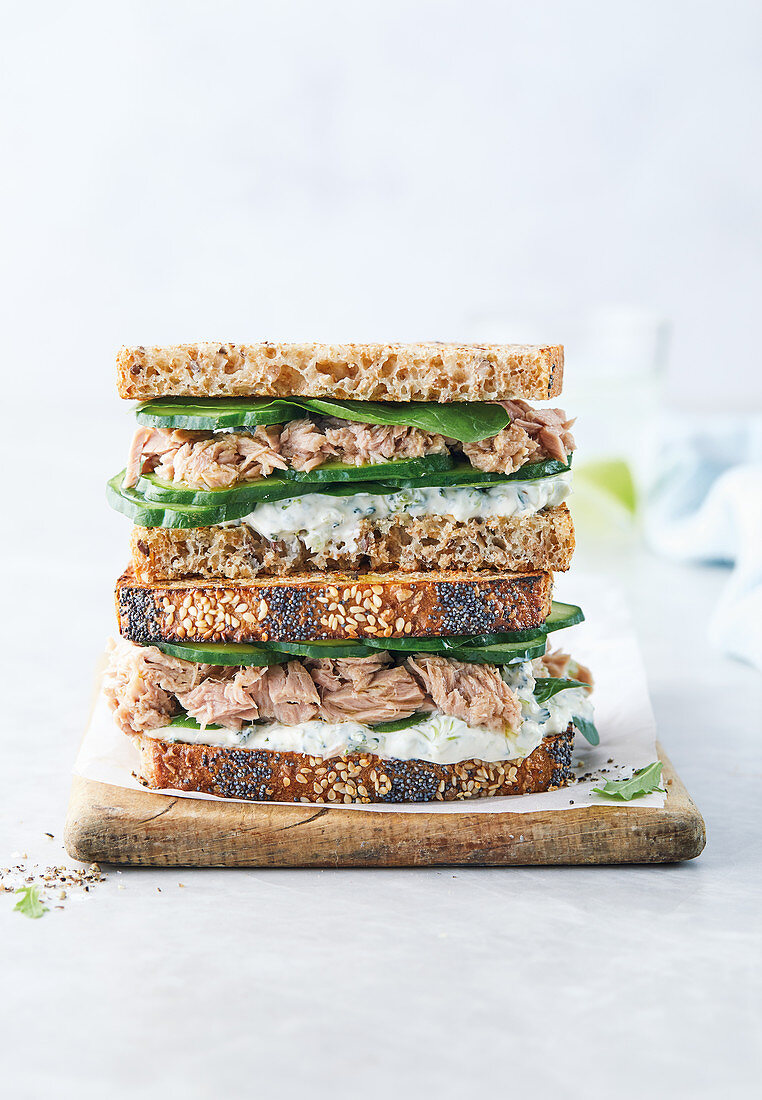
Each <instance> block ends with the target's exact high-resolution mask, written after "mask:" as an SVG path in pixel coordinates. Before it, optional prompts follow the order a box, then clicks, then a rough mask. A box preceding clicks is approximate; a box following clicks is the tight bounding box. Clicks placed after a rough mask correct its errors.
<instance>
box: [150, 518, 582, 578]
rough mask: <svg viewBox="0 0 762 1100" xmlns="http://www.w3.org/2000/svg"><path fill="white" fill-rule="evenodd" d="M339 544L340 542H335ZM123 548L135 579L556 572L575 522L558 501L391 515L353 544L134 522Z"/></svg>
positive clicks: (568, 552)
mask: <svg viewBox="0 0 762 1100" xmlns="http://www.w3.org/2000/svg"><path fill="white" fill-rule="evenodd" d="M342 545H343V544H342ZM130 548H131V551H132V566H133V570H134V572H135V576H136V578H137V579H138V580H139V581H143V582H146V583H150V582H152V581H163V580H183V579H187V578H196V577H200V578H204V579H206V580H214V579H217V578H220V579H225V580H252V579H254V578H255V577H261V576H281V577H285V576H290V575H292V574H298V573H310V572H324V571H329V572H330V571H333V570H337V571H339V572H344V573H346V572H363V573H368V572H374V573H375V572H378V573H381V572H383V573H387V572H394V571H400V572H406V573H415V572H420V571H423V570H426V569H437V570H442V569H455V570H469V571H470V570H488V571H493V572H505V571H506V570H510V571H515V572H519V573H523V572H527V571H534V570H538V569H542V570H549V571H551V572H561V571H564V570H566V569H568V568H569V565H570V563H571V559H572V555H573V553H574V526H573V524H572V519H571V515H570V513H569V509H568V508H567V507H566V505H565V504H561V505H559V506H558V507H556V508H548V509H546V510H545V511H543V512H538V513H537V514H535V515H533V516H526V517H524V518H521V519H518V518H516V517H509V518H506V517H501V516H491V517H488V518H485V519H471V520H466V521H460V520H456V519H454V518H453V517H452V516H423V517H413V516H406V515H404V514H403V515H397V516H392V517H388V518H386V519H381V520H371V519H365V520H363V521H362V524H361V528H360V535H359V538H358V539H357V548H356V549H355V550H352V551H347V550H346V549H342V550H340V551H337V550H336V549H335V548H332V547H330V546H327V547H325V548H324V549H322V550H314V551H313V550H310V548H309V547H308V546H307V545H306V544H305V542H304V540H303V539H302V538H300V537H299V536H297V535H293V536H291V537H289V538H284V539H279V540H278V541H277V542H271V541H270V540H269V539H267V538H265V537H264V536H263V535H260V534H259V533H258V532H257V531H255V530H254V529H253V528H252V527H249V526H248V525H246V524H241V525H240V526H238V527H196V528H190V529H179V528H174V529H173V528H166V527H134V528H133V531H132V538H131V544H130Z"/></svg>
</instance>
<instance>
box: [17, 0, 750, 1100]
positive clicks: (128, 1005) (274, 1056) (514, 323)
mask: <svg viewBox="0 0 762 1100" xmlns="http://www.w3.org/2000/svg"><path fill="white" fill-rule="evenodd" d="M0 33H2V45H3V51H2V65H0V85H1V87H0V93H1V100H2V104H3V111H2V117H1V118H0V150H1V151H2V165H1V166H0V198H1V200H2V208H1V209H2V234H3V236H2V242H1V243H0V312H2V329H0V341H2V343H1V345H0V346H2V357H1V358H0V363H1V364H2V372H3V389H2V394H3V412H4V414H5V416H4V426H3V432H2V439H3V448H4V452H5V454H4V459H3V461H4V473H5V478H4V485H3V507H2V509H0V516H1V517H2V519H0V524H1V525H2V527H3V531H2V538H1V539H0V555H2V562H0V585H1V586H2V593H1V596H2V605H1V611H2V630H1V631H0V676H2V703H3V706H2V708H1V710H0V726H1V727H2V743H1V744H0V751H2V760H3V795H2V798H0V866H5V863H6V861H7V860H8V859H9V857H10V854H11V852H13V851H14V850H15V851H19V852H26V853H28V861H29V862H30V863H31V862H39V863H41V864H42V865H43V866H44V865H45V864H46V863H48V862H59V861H61V860H62V858H63V852H62V849H61V830H62V823H63V817H64V814H65V807H66V800H67V790H68V782H69V778H68V773H69V769H70V767H71V763H72V761H73V759H74V755H75V752H76V746H77V743H78V739H79V736H80V734H81V730H82V727H83V724H84V720H85V715H86V711H87V703H88V696H89V691H90V669H91V668H92V667H93V666H94V664H95V661H96V658H97V655H98V653H99V652H100V650H101V648H102V644H103V639H104V637H105V635H106V634H107V632H109V631H111V630H113V612H112V609H111V590H112V587H113V583H114V579H115V577H116V575H117V574H118V572H119V571H120V570H121V568H122V567H123V566H124V563H125V561H126V558H127V536H128V529H129V525H128V524H127V522H126V521H125V520H124V519H123V517H120V516H117V515H115V514H113V513H111V512H109V510H108V509H107V508H106V505H105V503H104V501H103V482H104V480H105V478H106V477H107V476H109V475H110V474H111V473H113V472H114V471H116V470H117V469H118V468H119V467H120V466H121V465H122V464H123V456H124V452H125V447H126V445H127V441H128V438H129V433H130V428H131V422H130V416H129V414H128V412H127V411H125V410H123V409H122V408H121V407H120V405H119V403H118V402H117V400H116V398H115V392H114V370H113V360H114V353H115V351H116V348H117V347H118V345H119V344H121V343H131V342H135V343H151V342H154V341H156V342H161V341H164V342H168V341H175V340H193V339H197V338H200V339H204V338H209V339H220V340H229V341H240V340H248V339H258V338H263V337H264V338H270V339H277V338H284V339H299V338H306V339H310V338H344V337H346V338H359V339H363V338H380V339H395V338H399V339H416V338H420V337H423V338H439V339H452V338H455V339H457V338H461V337H466V338H481V337H482V336H483V335H484V330H483V329H480V325H481V324H482V323H483V322H482V321H480V318H484V317H486V316H488V315H490V316H492V317H494V316H498V317H501V318H503V319H504V322H505V325H506V327H507V329H508V330H509V331H507V332H506V336H508V337H511V336H512V337H513V338H515V339H521V338H524V337H525V336H526V337H528V338H530V339H540V340H547V341H551V340H559V341H562V342H565V343H566V344H567V348H568V353H569V355H568V368H569V374H570V381H571V379H572V377H573V376H574V375H575V372H576V366H575V363H576V362H578V360H577V359H576V354H575V333H576V332H577V328H578V324H579V320H580V318H581V317H585V316H587V314H588V313H590V312H593V311H595V310H598V309H607V308H611V307H622V306H624V307H627V308H629V309H633V308H635V309H641V310H644V311H646V313H647V315H653V316H656V317H664V318H666V319H667V320H668V321H669V322H670V323H671V325H672V350H671V358H670V377H669V390H670V393H671V396H672V399H673V401H675V402H684V401H687V400H700V401H702V402H704V403H707V402H714V401H718V402H725V401H730V400H733V399H735V400H736V401H738V400H739V399H743V404H744V406H745V407H749V406H751V405H753V404H754V403H755V402H756V403H757V404H758V403H759V402H760V400H762V372H760V370H759V365H758V364H759V357H758V351H757V348H758V344H759V338H758V332H759V321H758V314H759V304H760V290H761V289H762V287H761V282H762V258H761V256H760V226H761V222H762V188H760V168H761V167H762V165H761V164H760V149H759V123H760V117H762V88H761V77H760V71H761V70H760V35H761V34H762V9H760V7H759V5H757V4H753V3H751V2H749V3H740V2H724V3H709V4H708V3H697V2H685V3H683V2H671V0H660V2H656V3H655V2H650V0H638V2H636V3H622V2H618V0H610V2H603V0H599V2H588V3H572V2H570V3H560V2H558V3H542V2H540V3H530V2H527V0H524V2H522V3H512V2H507V3H484V2H478V0H472V2H470V3H466V2H463V3H447V2H443V3H426V2H416V0H408V2H405V3H402V2H399V0H385V2H383V3H365V2H346V3H335V2H333V3H330V2H328V3H318V2H313V3H291V2H273V3H256V2H252V3H244V2H239V3H225V2H220V0H217V2H213V3H205V4H201V3H190V2H189V3H175V2H162V0H153V2H150V3H140V2H135V3H117V2H110V0H100V2H98V3H86V4H83V3H66V2H63V0H58V2H56V3H44V2H37V3H13V4H11V3H3V4H1V5H0ZM573 411H575V412H580V413H581V414H583V416H588V415H592V416H593V417H594V416H595V409H581V408H580V409H574V410H573ZM596 553H597V556H596ZM579 566H581V567H586V568H588V569H590V568H593V569H597V570H599V571H600V572H602V573H606V574H608V575H609V576H613V577H615V578H618V579H619V580H620V581H621V582H622V583H623V584H624V585H625V587H626V590H627V593H628V596H629V600H630V603H631V605H632V607H633V611H634V613H635V620H636V625H637V627H638V630H639V633H640V637H641V639H642V641H643V645H644V654H645V660H646V665H647V669H648V674H649V680H650V684H651V688H652V693H653V701H654V708H655V712H656V718H657V724H658V727H659V730H660V734H661V737H662V740H663V741H664V743H665V745H666V748H667V750H668V752H669V753H670V755H671V756H672V758H673V760H674V762H675V764H676V766H677V768H678V771H679V772H680V774H681V776H682V777H683V779H684V780H685V782H686V784H687V786H688V788H689V790H690V791H691V793H692V794H693V795H694V797H695V798H696V800H697V802H698V804H699V807H700V808H701V810H702V811H703V813H704V815H705V818H706V820H707V825H708V835H709V844H708V847H707V849H706V851H705V853H704V854H703V855H702V856H701V857H700V858H699V859H698V860H696V861H694V862H693V863H690V864H685V865H681V866H676V867H662V868H653V867H650V868H649V867H642V868H621V869H611V868H608V869H606V868H587V869H571V870H570V869H561V868H556V869H552V868H551V869H542V868H534V869H531V868H530V869H512V870H509V871H500V870H489V871H480V870H469V871H459V870H451V869H445V870H437V871H400V872H389V873H383V874H374V873H366V872H362V871H357V872H346V873H340V874H335V873H332V872H329V871H324V872H318V871H314V872H312V871H297V872H277V871H267V872H230V871H226V872H219V871H212V872H209V873H205V872H193V871H181V872H166V871H159V870H157V871H147V872H141V871H139V870H134V871H129V870H128V871H125V872H124V873H123V874H121V875H117V874H116V873H115V872H113V871H112V872H111V873H110V875H109V880H108V881H107V882H106V883H104V884H103V885H102V886H100V887H99V888H98V890H97V891H96V892H94V893H93V894H91V895H87V896H82V897H81V898H74V899H71V901H70V902H69V903H67V908H66V910H65V911H64V912H57V911H54V912H51V913H49V914H47V915H46V916H45V917H44V918H43V919H42V920H40V921H37V922H33V921H26V920H24V919H23V918H22V917H20V916H18V915H17V914H13V913H12V912H11V902H12V899H9V898H8V897H6V896H5V895H0V974H2V978H3V981H2V984H3V996H2V1000H1V1001H0V1056H1V1057H2V1063H3V1085H4V1086H5V1087H6V1089H7V1090H8V1092H9V1095H12V1096H13V1097H14V1098H18V1100H26V1098H27V1097H30V1098H33V1100H37V1097H39V1096H41V1095H45V1094H50V1095H55V1096H57V1097H68V1096H76V1097H77V1100H83V1098H87V1097H90V1096H93V1097H95V1096H97V1097H99V1098H101V1097H103V1096H104V1095H105V1096H109V1097H113V1098H114V1100H117V1098H120V1097H121V1096H134V1095H136V1094H140V1095H141V1096H142V1097H154V1096H156V1097H162V1098H163V1100H166V1097H167V1096H170V1097H171V1096H175V1095H182V1096H184V1097H190V1098H195V1097H199V1098H201V1100H206V1098H207V1097H209V1098H211V1097H216V1096H219V1095H222V1094H224V1095H226V1096H230V1097H238V1096H247V1095H252V1094H253V1095H260V1094H261V1095H262V1096H280V1095H294V1094H298V1095H301V1096H304V1095H307V1094H309V1095H311V1096H315V1097H322V1096H331V1097H333V1098H336V1097H341V1096H348V1095H353V1096H357V1095H361V1094H362V1095H366V1096H369V1097H375V1096H380V1097H381V1096H382V1097H384V1098H387V1097H389V1096H390V1095H393V1096H400V1097H402V1096H408V1095H409V1096H421V1097H424V1096H429V1095H437V1096H441V1097H451V1096H452V1097H455V1096H458V1097H462V1096H468V1095H478V1094H479V1093H480V1092H481V1093H483V1094H484V1095H485V1096H486V1095H490V1096H493V1095H501V1094H503V1093H504V1092H506V1091H507V1090H509V1089H512V1090H513V1091H516V1092H517V1094H520V1095H522V1096H523V1095H527V1096H539V1097H541V1098H544V1097H546V1096H553V1097H558V1096H560V1097H564V1098H565V1097H567V1096H569V1097H578V1096H579V1097H584V1098H585V1100H588V1098H590V1097H597V1096H610V1095H611V1094H612V1093H616V1095H617V1096H621V1097H625V1098H626V1097H630V1096H633V1097H634V1096H638V1097H641V1096H643V1095H644V1093H647V1092H649V1091H650V1093H651V1094H652V1095H654V1096H662V1095H667V1096H670V1097H671V1096H690V1097H691V1100H698V1098H704V1097H706V1098H707V1100H715V1098H716V1097H717V1096H718V1095H722V1096H726V1097H737V1096H743V1097H746V1096H751V1095H754V1094H755V1093H754V1088H755V1084H754V1083H755V1082H756V1083H758V1080H759V1074H760V1065H759V1033H760V1020H761V1019H762V1005H761V1003H760V982H759V976H760V973H762V949H761V941H760V927H759V913H760V905H761V903H762V897H761V896H760V891H759V886H758V884H759V869H760V827H759V809H758V807H759V784H760V775H761V774H762V761H761V760H760V740H759V726H760V717H761V716H762V691H761V689H760V680H759V678H758V677H756V678H755V676H754V674H753V673H752V672H751V671H750V670H748V669H746V668H744V667H743V666H742V665H740V664H738V663H737V662H731V661H729V660H726V659H724V658H722V657H721V656H720V655H719V654H718V653H717V652H716V651H714V650H713V649H712V648H711V644H710V643H711V639H710V638H708V637H707V615H708V612H709V610H710V609H711V608H713V607H714V606H715V604H716V602H717V600H718V599H719V598H720V591H721V586H722V584H723V583H724V579H725V578H724V576H723V575H722V574H720V573H717V572H713V571H709V570H700V569H688V568H685V567H679V566H674V565H666V564H664V563H660V562H657V561H654V560H653V559H650V558H648V557H646V556H645V555H644V554H643V553H642V552H639V551H634V550H633V549H632V547H629V548H628V550H627V551H626V552H625V551H624V550H622V551H621V552H619V551H618V552H616V553H614V552H612V551H611V549H610V547H609V548H608V549H607V544H605V543H604V541H603V540H602V539H601V540H597V539H596V540H591V541H588V543H587V545H586V546H583V547H582V550H581V552H580V555H579ZM48 832H50V833H53V834H54V839H52V840H51V839H49V838H48V837H46V835H45V834H46V833H48ZM178 882H182V883H183V884H184V887H183V888H179V887H178ZM120 884H121V885H123V886H125V889H124V890H118V888H117V887H118V885H120ZM159 889H160V890H161V893H160V894H159V893H158V892H157V891H158V890H159Z"/></svg>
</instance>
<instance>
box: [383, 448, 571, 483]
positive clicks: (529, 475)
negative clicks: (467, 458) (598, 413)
mask: <svg viewBox="0 0 762 1100" xmlns="http://www.w3.org/2000/svg"><path fill="white" fill-rule="evenodd" d="M430 457H432V456H430ZM570 469H571V455H569V462H568V464H567V465H564V463H563V462H559V461H558V459H556V458H546V459H545V460H544V461H542V462H530V463H528V464H527V465H526V466H522V467H520V469H518V470H515V471H514V472H513V473H512V474H490V473H487V471H486V470H477V469H476V467H475V466H471V465H469V464H468V463H467V462H459V463H457V464H456V465H454V466H453V467H452V468H451V469H449V470H444V471H443V472H442V473H439V474H424V475H422V476H421V477H417V478H415V479H414V480H412V479H411V480H403V479H400V481H399V482H398V483H397V488H404V489H424V488H433V489H436V488H442V489H449V488H455V487H458V488H461V487H462V488H464V489H466V488H467V489H489V488H490V486H492V485H504V484H505V483H506V482H509V481H536V480H538V479H539V478H543V477H552V475H553V474H565V473H568V472H569V470H570ZM379 473H380V474H381V471H380V470H379ZM382 476H383V478H384V480H387V481H388V475H387V474H385V473H384V474H383V475H382Z"/></svg>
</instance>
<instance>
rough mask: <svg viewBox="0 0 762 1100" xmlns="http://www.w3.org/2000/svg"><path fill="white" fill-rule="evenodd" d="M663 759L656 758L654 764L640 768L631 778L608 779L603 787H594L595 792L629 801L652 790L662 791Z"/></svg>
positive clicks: (605, 796) (606, 796)
mask: <svg viewBox="0 0 762 1100" xmlns="http://www.w3.org/2000/svg"><path fill="white" fill-rule="evenodd" d="M661 769H662V762H661V760H654V762H653V764H647V765H646V767H645V768H638V770H637V771H636V772H635V774H634V775H633V776H632V778H631V779H613V780H612V779H608V780H606V782H605V784H604V785H603V787H593V794H600V795H603V797H604V798H618V799H621V801H622V802H629V801H630V799H632V798H642V796H643V795H644V794H651V793H652V791H661V793H662V794H664V793H665V792H664V788H663V787H660V786H659V781H660V780H661Z"/></svg>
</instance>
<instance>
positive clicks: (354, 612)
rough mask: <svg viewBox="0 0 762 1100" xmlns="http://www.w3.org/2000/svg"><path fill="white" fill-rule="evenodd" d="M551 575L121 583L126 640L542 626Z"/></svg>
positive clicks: (129, 578) (119, 604)
mask: <svg viewBox="0 0 762 1100" xmlns="http://www.w3.org/2000/svg"><path fill="white" fill-rule="evenodd" d="M552 590H553V578H552V575H551V574H550V573H547V572H532V573H515V572H510V573H508V572H506V573H491V574H484V573H481V574H478V575H477V576H474V575H473V574H469V573H466V572H454V571H439V572H434V571H432V572H429V573H399V572H397V573H369V574H362V575H356V574H355V575H352V574H341V573H317V574H316V573H311V574H304V575H299V576H295V577H292V578H290V579H288V580H285V581H284V580H280V579H278V580H277V581H276V580H274V579H272V578H261V579H259V578H258V579H255V580H247V581H243V580H240V581H224V582H222V581H219V580H217V581H196V582H194V581H153V582H151V583H145V582H141V581H138V580H137V579H136V577H135V575H134V573H133V572H132V570H128V571H127V572H126V573H124V574H123V575H122V576H121V577H120V578H119V580H118V582H117V586H116V609H117V618H118V620H119V628H120V631H121V633H122V635H123V637H125V638H128V639H129V640H131V641H133V642H137V643H139V644H140V645H152V644H154V643H155V642H157V641H162V640H163V641H168V642H172V641H174V642H194V641H196V642H202V641H204V642H267V641H286V640H292V641H294V640H306V639H314V640H320V639H328V638H365V637H374V638H392V637H394V638H400V637H406V636H407V637H418V638H420V637H432V636H433V637H437V636H447V635H459V634H500V633H504V632H507V631H511V630H527V629H531V628H533V627H537V626H540V625H542V623H543V622H544V621H545V619H546V618H547V616H548V614H549V613H550V605H551V600H552Z"/></svg>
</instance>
